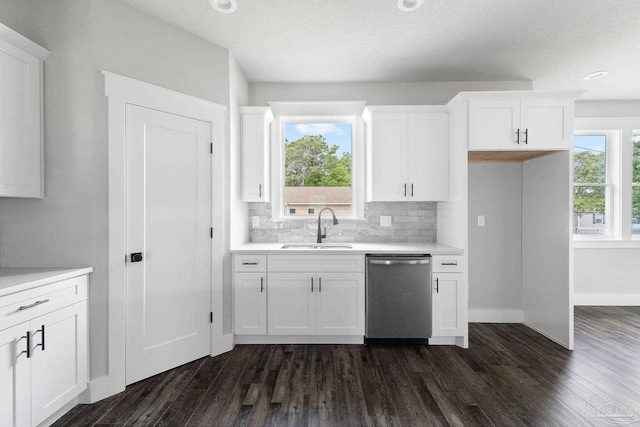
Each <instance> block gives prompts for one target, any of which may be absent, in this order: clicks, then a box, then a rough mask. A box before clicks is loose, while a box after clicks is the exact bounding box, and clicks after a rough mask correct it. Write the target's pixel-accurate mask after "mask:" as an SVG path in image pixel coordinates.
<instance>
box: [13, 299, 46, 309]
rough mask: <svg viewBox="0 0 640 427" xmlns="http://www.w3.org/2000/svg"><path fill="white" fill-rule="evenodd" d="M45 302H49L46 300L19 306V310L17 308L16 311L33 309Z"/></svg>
mask: <svg viewBox="0 0 640 427" xmlns="http://www.w3.org/2000/svg"><path fill="white" fill-rule="evenodd" d="M45 302H49V300H48V299H43V300H41V301H36V302H34V303H33V304H29V305H21V306H20V308H18V310H20V311H22V310H27V309H29V308H32V307H35V306H36V305H40V304H44V303H45Z"/></svg>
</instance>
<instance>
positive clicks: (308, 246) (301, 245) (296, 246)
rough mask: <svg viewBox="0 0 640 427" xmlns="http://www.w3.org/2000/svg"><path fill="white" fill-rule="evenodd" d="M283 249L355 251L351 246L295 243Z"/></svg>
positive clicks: (284, 246) (283, 246)
mask: <svg viewBox="0 0 640 427" xmlns="http://www.w3.org/2000/svg"><path fill="white" fill-rule="evenodd" d="M282 249H353V247H352V246H351V245H331V244H328V245H322V244H318V243H316V244H314V243H294V244H287V245H282Z"/></svg>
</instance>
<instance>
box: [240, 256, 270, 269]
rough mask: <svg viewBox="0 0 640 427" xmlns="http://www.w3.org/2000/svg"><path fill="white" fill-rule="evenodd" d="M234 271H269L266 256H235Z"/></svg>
mask: <svg viewBox="0 0 640 427" xmlns="http://www.w3.org/2000/svg"><path fill="white" fill-rule="evenodd" d="M233 267H234V268H233V269H234V271H267V256H266V255H252V254H249V255H234V256H233Z"/></svg>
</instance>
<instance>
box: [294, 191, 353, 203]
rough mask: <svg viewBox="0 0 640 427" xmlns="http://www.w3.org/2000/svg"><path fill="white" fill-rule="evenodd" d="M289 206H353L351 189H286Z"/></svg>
mask: <svg viewBox="0 0 640 427" xmlns="http://www.w3.org/2000/svg"><path fill="white" fill-rule="evenodd" d="M284 196H285V200H286V202H287V204H289V205H342V204H351V187H284Z"/></svg>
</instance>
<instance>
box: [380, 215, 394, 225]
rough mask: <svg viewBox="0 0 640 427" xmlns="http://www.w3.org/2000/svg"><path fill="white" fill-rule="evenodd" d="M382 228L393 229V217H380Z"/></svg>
mask: <svg viewBox="0 0 640 427" xmlns="http://www.w3.org/2000/svg"><path fill="white" fill-rule="evenodd" d="M380 227H391V217H390V216H381V217H380Z"/></svg>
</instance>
